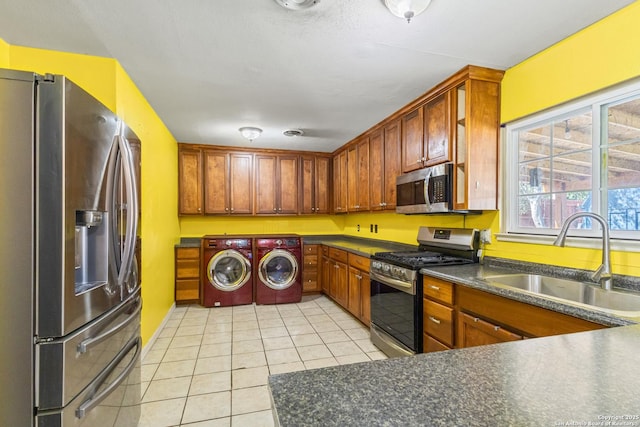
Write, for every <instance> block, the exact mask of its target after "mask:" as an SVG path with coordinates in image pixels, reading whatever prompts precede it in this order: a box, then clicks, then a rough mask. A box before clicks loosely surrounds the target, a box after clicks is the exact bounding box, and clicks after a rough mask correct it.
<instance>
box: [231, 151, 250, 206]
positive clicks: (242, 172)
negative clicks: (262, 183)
mask: <svg viewBox="0 0 640 427" xmlns="http://www.w3.org/2000/svg"><path fill="white" fill-rule="evenodd" d="M252 160H253V155H252V154H245V153H231V154H230V155H229V193H230V194H229V196H230V198H229V205H230V206H229V211H230V212H231V213H232V214H252V213H253V199H252V191H251V189H252V187H253V179H252V178H253V172H252Z"/></svg>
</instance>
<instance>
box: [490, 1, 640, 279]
mask: <svg viewBox="0 0 640 427" xmlns="http://www.w3.org/2000/svg"><path fill="white" fill-rule="evenodd" d="M638 22H640V2H634V3H633V4H631V5H629V6H627V7H626V8H624V9H622V10H620V11H619V12H617V13H615V14H613V15H611V16H609V17H607V18H605V19H603V20H602V21H600V22H597V23H596V24H594V25H592V26H590V27H588V28H586V29H584V30H582V31H580V32H578V33H576V34H574V35H573V36H571V37H568V38H567V39H565V40H563V41H561V42H559V43H557V44H556V45H554V46H551V47H550V48H548V49H546V50H545V51H543V52H540V53H539V54H537V55H535V56H533V57H531V58H529V59H528V60H526V61H524V62H522V63H520V64H518V65H516V66H514V67H512V68H510V69H509V70H507V71H506V73H505V75H504V78H503V80H502V111H501V112H502V121H503V122H509V121H512V120H514V119H517V118H520V117H523V116H526V115H530V114H532V113H535V112H537V111H540V110H543V109H545V108H549V107H552V106H555V105H557V104H560V103H563V102H566V101H569V100H571V99H574V98H577V97H580V96H583V95H586V94H589V93H591V92H594V91H597V90H600V89H603V88H606V87H608V86H611V85H614V84H616V83H620V82H623V81H625V80H628V79H631V78H636V77H638V76H640V55H636V54H634V51H635V50H636V48H637V46H640V25H638ZM493 230H494V232H497V231H498V230H499V225H498V223H497V222H496V223H494V224H493ZM487 254H488V255H492V256H498V257H504V258H514V259H520V260H525V261H533V262H540V263H549V264H554V265H561V266H568V267H576V268H585V269H594V268H596V267H597V266H598V265H599V264H600V260H601V255H600V251H599V250H589V249H576V248H557V247H554V246H548V245H532V244H515V243H508V242H496V241H494V242H493V243H492V244H491V245H490V246H489V247H488V248H487ZM611 258H612V264H613V271H614V273H617V274H627V275H634V276H640V267H638V266H640V254H638V253H632V252H613V253H612V257H611Z"/></svg>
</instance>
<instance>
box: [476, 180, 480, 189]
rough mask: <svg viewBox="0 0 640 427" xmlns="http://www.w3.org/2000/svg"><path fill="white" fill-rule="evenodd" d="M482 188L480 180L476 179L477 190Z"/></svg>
mask: <svg viewBox="0 0 640 427" xmlns="http://www.w3.org/2000/svg"><path fill="white" fill-rule="evenodd" d="M479 188H480V181H476V190H477V189H479Z"/></svg>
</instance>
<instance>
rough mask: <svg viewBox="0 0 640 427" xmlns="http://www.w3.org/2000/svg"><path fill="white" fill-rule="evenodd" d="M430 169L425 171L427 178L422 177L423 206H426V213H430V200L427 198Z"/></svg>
mask: <svg viewBox="0 0 640 427" xmlns="http://www.w3.org/2000/svg"><path fill="white" fill-rule="evenodd" d="M431 172H432V170H431V168H429V169H427V176H425V177H424V204H425V205H426V206H427V212H431V211H432V210H433V207H432V206H431V199H430V198H429V186H430V184H431Z"/></svg>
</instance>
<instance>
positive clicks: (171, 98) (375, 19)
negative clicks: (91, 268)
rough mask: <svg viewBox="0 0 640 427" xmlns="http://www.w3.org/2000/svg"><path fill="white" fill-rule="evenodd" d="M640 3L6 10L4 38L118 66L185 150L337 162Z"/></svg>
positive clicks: (28, 0)
mask: <svg viewBox="0 0 640 427" xmlns="http://www.w3.org/2000/svg"><path fill="white" fill-rule="evenodd" d="M632 2H633V1H632V0H606V1H604V0H433V1H432V3H431V6H430V7H429V8H428V9H427V10H426V12H425V13H423V14H422V15H420V16H418V17H415V18H414V19H413V20H412V21H411V23H410V24H407V22H406V21H403V20H402V19H400V18H397V17H395V16H393V15H391V13H389V12H388V11H387V10H386V8H385V7H384V5H383V3H382V1H381V0H321V1H320V3H319V4H318V5H317V6H315V7H313V8H311V9H308V10H304V11H291V10H287V9H284V8H282V7H281V6H279V5H278V4H277V3H276V2H275V1H274V0H174V1H169V0H109V1H105V0H65V1H51V0H20V1H16V0H0V11H1V12H0V38H2V39H4V40H5V41H6V42H8V43H10V44H12V45H19V46H31V47H38V48H45V49H52V50H61V51H66V52H76V53H83V54H90V55H98V56H105V57H112V58H116V59H117V60H118V61H119V62H120V63H121V64H122V66H123V67H124V69H125V70H126V71H127V73H128V74H129V76H131V78H132V79H133V81H134V82H135V83H136V85H137V86H138V87H139V88H140V90H141V91H142V93H143V95H144V96H145V97H146V98H147V100H148V101H149V103H150V104H151V106H152V107H153V108H154V109H155V111H156V112H157V113H158V115H159V116H160V118H161V119H162V120H163V121H164V123H165V124H166V125H167V126H168V127H169V129H170V130H171V132H172V133H173V135H174V136H175V137H176V139H177V140H178V141H181V142H192V143H203V144H217V145H231V146H255V147H259V148H287V149H293V150H311V151H326V152H331V151H333V150H335V149H336V148H338V147H339V146H341V145H343V144H344V143H345V142H347V141H349V140H351V139H352V138H353V137H355V136H357V135H358V134H360V133H362V132H363V131H365V130H366V129H368V128H369V127H371V126H372V125H374V124H376V123H378V122H379V121H380V120H382V119H383V118H385V117H386V116H388V115H390V114H391V113H393V112H394V111H396V110H398V109H399V108H401V107H402V106H404V105H405V104H407V103H408V102H410V101H411V100H413V99H415V98H417V97H418V96H419V95H421V94H423V93H424V92H426V91H427V90H428V89H429V88H431V87H432V86H434V85H435V84H437V83H438V82H440V81H442V80H443V79H445V78H447V77H448V76H449V75H451V74H453V73H454V72H456V71H457V70H459V69H460V68H462V67H463V66H465V65H467V64H474V65H481V66H487V67H493V68H499V69H507V68H509V67H511V66H513V65H515V64H517V63H519V62H520V61H522V60H524V59H526V58H527V57H529V56H531V55H533V54H535V53H536V52H539V51H540V50H543V49H545V48H546V47H548V46H550V45H552V44H554V43H555V42H557V41H559V40H561V39H563V38H565V37H567V36H568V35H570V34H573V33H575V32H577V31H579V30H580V29H582V28H584V27H586V26H588V25H590V24H592V23H593V22H596V21H598V20H600V19H602V18H604V17H605V16H607V15H609V14H611V13H612V12H614V11H616V10H618V9H620V8H622V7H623V6H625V5H627V4H630V3H632ZM241 126H258V127H260V128H262V129H264V132H263V134H262V136H261V137H260V138H258V139H257V140H255V141H253V142H252V143H249V142H248V141H246V140H245V139H243V138H242V137H241V136H240V134H239V132H238V128H239V127H241ZM290 128H299V129H302V130H303V131H304V132H305V135H304V136H302V137H293V138H292V137H286V136H283V135H282V132H283V131H284V130H286V129H290Z"/></svg>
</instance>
